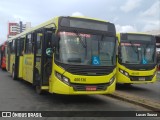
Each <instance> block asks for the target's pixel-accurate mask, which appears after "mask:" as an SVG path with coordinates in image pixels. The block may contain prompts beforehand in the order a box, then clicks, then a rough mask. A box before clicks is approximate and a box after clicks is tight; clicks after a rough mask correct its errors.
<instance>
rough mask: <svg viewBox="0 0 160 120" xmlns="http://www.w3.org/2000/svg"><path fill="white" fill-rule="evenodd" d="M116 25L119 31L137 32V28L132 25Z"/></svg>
mask: <svg viewBox="0 0 160 120" xmlns="http://www.w3.org/2000/svg"><path fill="white" fill-rule="evenodd" d="M115 26H116V31H117V32H137V29H136V28H135V27H133V26H131V25H124V26H121V25H119V24H118V25H115Z"/></svg>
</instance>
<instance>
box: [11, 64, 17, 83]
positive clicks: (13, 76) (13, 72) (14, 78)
mask: <svg viewBox="0 0 160 120" xmlns="http://www.w3.org/2000/svg"><path fill="white" fill-rule="evenodd" d="M12 79H13V80H16V79H17V77H16V75H15V69H14V65H13V67H12Z"/></svg>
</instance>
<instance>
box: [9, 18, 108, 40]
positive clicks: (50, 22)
mask: <svg viewBox="0 0 160 120" xmlns="http://www.w3.org/2000/svg"><path fill="white" fill-rule="evenodd" d="M60 17H71V18H82V19H89V20H96V21H100V22H108V21H104V20H99V19H95V18H89V17H82V16H59V17H55V18H52V19H50V20H48V21H46V22H44V23H42V24H40V25H38V26H36V27H33V28H30V29H28V30H26V31H24V32H22V33H20V34H17V35H16V36H13V37H11V38H9V39H8V40H7V41H8V42H11V41H12V40H14V39H16V38H19V37H22V36H24V35H25V34H27V33H31V32H33V31H35V30H37V29H41V28H44V27H46V28H47V26H48V27H57V26H55V25H56V23H58V19H59V18H60Z"/></svg>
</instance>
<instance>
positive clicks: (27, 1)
mask: <svg viewBox="0 0 160 120" xmlns="http://www.w3.org/2000/svg"><path fill="white" fill-rule="evenodd" d="M55 16H86V17H91V18H98V19H102V20H107V21H109V22H112V23H114V24H115V26H116V30H117V32H146V31H152V30H159V31H160V0H0V43H2V42H3V41H5V40H6V39H7V33H8V22H19V21H23V23H25V22H31V25H32V27H34V26H36V25H39V24H41V23H43V22H45V21H47V20H49V19H51V18H54V17H55Z"/></svg>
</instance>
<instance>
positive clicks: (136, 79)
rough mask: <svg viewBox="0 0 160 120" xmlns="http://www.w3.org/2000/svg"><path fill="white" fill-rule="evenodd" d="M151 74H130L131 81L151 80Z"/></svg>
mask: <svg viewBox="0 0 160 120" xmlns="http://www.w3.org/2000/svg"><path fill="white" fill-rule="evenodd" d="M152 78H153V75H151V76H130V79H131V81H151V80H152Z"/></svg>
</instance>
